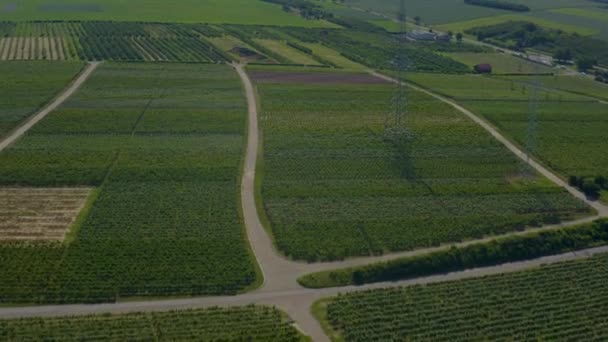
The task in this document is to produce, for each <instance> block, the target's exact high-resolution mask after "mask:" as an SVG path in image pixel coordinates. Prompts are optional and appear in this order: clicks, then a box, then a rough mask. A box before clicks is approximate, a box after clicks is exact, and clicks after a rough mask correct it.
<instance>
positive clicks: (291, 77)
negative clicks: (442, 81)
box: [249, 70, 387, 84]
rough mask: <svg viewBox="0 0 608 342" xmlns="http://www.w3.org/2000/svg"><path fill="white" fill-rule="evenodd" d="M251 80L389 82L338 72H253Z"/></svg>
mask: <svg viewBox="0 0 608 342" xmlns="http://www.w3.org/2000/svg"><path fill="white" fill-rule="evenodd" d="M249 75H250V76H251V78H252V79H253V80H254V81H255V82H258V83H300V84H302V83H304V84H306V83H308V84H343V83H346V84H386V83H387V81H385V80H383V79H380V78H378V77H375V76H373V75H369V74H363V73H338V72H326V73H321V72H284V71H260V70H256V71H251V72H249Z"/></svg>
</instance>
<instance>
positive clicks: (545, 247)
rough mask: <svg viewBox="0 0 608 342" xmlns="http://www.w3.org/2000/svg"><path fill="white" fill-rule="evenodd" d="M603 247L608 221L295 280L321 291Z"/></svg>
mask: <svg viewBox="0 0 608 342" xmlns="http://www.w3.org/2000/svg"><path fill="white" fill-rule="evenodd" d="M606 244H608V221H598V222H594V223H591V224H585V225H581V226H575V227H568V228H561V229H556V230H550V231H543V232H532V233H529V234H526V235H517V236H513V237H506V238H499V239H496V240H492V241H490V242H484V243H474V244H470V245H467V246H464V247H453V248H450V249H445V250H442V251H437V252H432V253H428V254H423V255H419V256H413V257H407V258H401V259H395V260H391V261H388V262H382V263H376V264H370V265H366V266H361V267H353V268H348V269H343V270H335V271H326V272H320V273H314V274H309V275H306V276H303V277H301V278H300V279H298V282H299V283H300V284H302V285H303V286H305V287H309V288H323V287H335V286H347V285H362V284H369V283H376V282H388V281H397V280H404V279H413V278H417V277H423V276H430V275H437V274H444V273H448V272H455V271H462V270H466V269H472V268H478V267H484V266H491V265H498V264H503V263H508V262H514V261H522V260H526V259H534V258H538V257H542V256H547V255H555V254H562V253H565V252H569V251H576V250H581V249H587V248H592V247H597V246H602V245H606Z"/></svg>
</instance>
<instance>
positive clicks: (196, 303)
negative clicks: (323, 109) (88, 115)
mask: <svg viewBox="0 0 608 342" xmlns="http://www.w3.org/2000/svg"><path fill="white" fill-rule="evenodd" d="M95 67H96V64H92V65H91V66H89V68H88V69H87V71H85V72H84V73H83V75H81V77H79V80H80V79H81V78H82V82H84V80H85V79H86V77H88V74H90V72H92V69H94V68H95ZM233 67H234V68H235V70H236V72H237V73H238V75H239V76H240V78H241V81H242V83H243V87H244V90H245V93H246V97H247V103H248V117H249V123H248V141H247V150H246V156H245V165H244V171H243V178H242V183H241V201H242V207H243V216H244V221H245V226H246V230H247V236H248V238H249V241H250V244H251V248H252V249H253V252H254V254H255V257H256V259H257V262H258V264H259V266H260V268H261V270H262V274H263V276H264V283H263V285H262V286H261V287H260V288H259V289H257V290H255V291H253V292H249V293H245V294H241V295H237V296H220V297H195V298H184V299H163V300H144V301H133V302H119V303H107V304H75V305H48V306H29V307H14V308H11V307H5V308H0V318H16V317H32V316H65V315H82V314H100V313H125V312H138V311H164V310H176V309H190V308H202V307H212V306H237V305H239V306H240V305H248V304H262V305H275V306H277V307H278V308H280V309H282V310H284V311H285V312H287V314H289V316H290V317H291V318H292V319H293V320H294V321H295V324H296V325H297V326H298V327H299V328H300V329H301V330H302V331H303V332H304V333H305V334H306V335H309V336H311V337H312V338H313V339H314V341H328V340H329V339H328V337H327V336H326V335H325V333H324V332H323V330H322V328H321V326H320V324H319V322H318V321H317V320H316V319H315V318H314V317H313V315H312V314H311V312H310V308H311V305H312V303H313V302H314V301H315V300H318V299H320V298H322V297H327V296H333V295H336V294H338V293H346V292H354V291H361V290H367V289H374V288H385V287H392V286H408V285H414V284H428V283H434V282H441V281H448V280H457V279H465V278H470V277H478V276H484V275H491V274H499V273H505V272H515V271H520V270H524V269H528V268H532V267H538V266H541V265H544V264H549V263H555V262H562V261H567V260H574V259H580V258H586V257H589V256H591V255H595V254H598V253H606V252H608V246H606V247H600V248H593V249H588V250H584V251H579V252H574V253H565V254H560V255H555V256H549V257H543V258H538V259H532V260H527V261H522V262H516V263H509V264H503V265H497V266H491V267H483V268H477V269H471V270H466V271H461V272H453V273H448V274H441V275H435V276H429V277H422V278H416V279H411V280H404V281H399V282H391V283H377V284H369V285H364V286H358V287H357V286H348V287H341V288H329V289H305V288H302V287H301V286H300V285H299V284H298V283H297V281H296V279H297V278H298V277H299V276H300V275H303V274H306V273H310V272H318V271H323V270H328V269H334V268H342V267H349V266H357V265H364V264H368V263H371V262H376V261H381V260H390V259H394V258H398V257H403V256H412V255H417V254H423V253H428V252H430V251H436V250H439V249H446V248H449V247H450V246H464V245H468V244H471V243H477V242H482V241H489V240H491V239H493V238H496V236H494V237H489V238H486V239H481V240H475V241H469V242H463V243H458V244H451V245H446V246H441V247H434V248H427V249H421V250H416V251H410V252H403V253H395V254H390V255H384V256H379V257H365V258H354V259H348V260H345V261H340V262H330V263H318V264H307V263H301V262H294V261H291V260H287V259H285V258H284V257H283V256H281V255H280V253H279V252H278V251H277V250H276V249H275V247H274V244H273V243H272V240H271V238H270V236H269V235H268V234H267V232H266V231H265V229H264V227H263V226H262V224H261V222H260V219H259V216H258V213H257V208H256V202H255V170H256V164H257V157H258V146H259V134H258V133H259V128H258V112H257V111H258V104H257V100H256V92H255V89H254V87H253V84H252V82H251V80H250V79H249V77H248V75H247V73H246V72H245V70H244V69H243V67H242V66H241V65H237V64H233ZM87 72H88V73H87ZM85 74H86V75H85ZM374 74H375V75H376V76H378V77H381V78H383V79H385V80H388V81H391V82H396V81H395V80H393V79H391V78H388V77H386V76H384V75H380V74H376V73H374ZM82 82H80V83H79V84H78V86H80V84H82ZM409 86H412V85H409ZM412 87H413V88H415V89H417V90H420V91H423V92H425V93H427V94H429V95H431V96H433V97H435V98H437V99H439V100H440V101H443V102H445V103H448V104H450V105H452V106H454V107H455V108H457V109H458V110H460V111H461V112H463V113H464V114H465V115H467V116H468V117H470V118H471V119H472V120H474V121H475V122H477V123H478V124H480V125H481V126H482V127H484V128H485V129H486V130H488V131H489V132H490V133H491V134H492V135H493V136H494V137H495V138H496V139H497V140H499V141H501V142H502V143H503V144H505V145H506V146H507V147H508V148H509V150H511V151H512V152H513V153H515V154H516V155H518V156H519V157H520V158H522V159H523V158H526V155H525V153H523V152H522V151H521V150H519V149H518V148H517V147H516V146H515V145H513V144H512V143H510V142H509V141H508V140H507V139H506V138H504V137H503V136H502V135H501V134H500V133H498V132H497V131H496V130H495V129H494V128H493V127H491V126H490V125H489V124H487V123H486V122H484V121H483V120H481V119H479V118H478V117H477V116H475V115H474V114H473V113H471V112H469V111H467V110H466V109H464V108H462V107H461V106H459V105H457V104H456V103H454V102H452V101H451V100H448V99H446V98H443V97H441V96H439V95H436V94H434V93H432V92H430V91H427V90H425V89H421V88H418V87H415V86H412ZM72 88H73V86H72V87H71V88H70V89H68V90H67V91H66V93H67V94H66V95H67V96H66V97H65V98H64V97H63V96H62V97H61V98H63V100H62V101H60V102H59V103H57V104H55V103H53V105H54V106H53V107H52V108H51V109H50V110H48V111H47V109H49V107H47V108H45V110H44V111H43V112H46V114H48V112H50V111H51V110H53V109H54V108H56V107H58V106H59V105H60V104H61V102H63V101H64V100H65V99H66V98H67V97H69V95H71V93H73V92H74V91H75V90H76V89H77V88H78V87H76V88H75V89H72ZM46 114H44V115H46ZM44 115H43V116H42V117H44ZM40 119H41V118H40ZM40 119H38V120H37V121H39V120H40ZM37 121H35V122H33V123H32V124H31V125H30V127H31V126H33V124H35V123H36V122H37ZM21 134H23V133H21ZM15 139H16V138H15ZM524 160H526V159H524ZM532 162H533V164H532V166H533V167H534V168H535V169H537V170H538V171H539V172H540V173H542V174H543V175H545V176H547V177H548V178H549V179H551V180H552V181H554V182H555V183H557V184H558V185H560V186H564V187H565V188H566V189H568V191H570V192H571V193H572V194H574V195H575V196H576V197H578V198H581V197H582V198H581V199H583V200H585V201H586V202H587V203H589V204H590V205H592V206H593V207H594V208H595V209H596V210H597V211H598V213H599V214H598V215H597V216H595V217H590V218H584V219H581V220H577V221H572V222H568V223H564V224H560V225H554V226H547V227H543V228H540V229H534V230H535V231H539V230H549V229H556V228H560V227H564V226H571V225H575V224H580V223H585V222H591V221H593V220H595V219H597V218H599V217H608V208H606V207H605V206H603V205H601V204H598V203H595V202H590V201H588V200H586V198H584V196H582V194H581V193H580V192H578V191H577V190H576V189H573V188H571V187H569V186H568V185H567V184H565V182H563V181H562V180H561V179H560V178H559V177H557V176H555V175H554V174H553V173H551V172H550V171H548V170H547V169H545V168H544V167H542V166H541V165H540V164H538V163H536V162H534V161H532ZM525 233H526V232H515V233H510V234H505V236H512V235H518V234H525Z"/></svg>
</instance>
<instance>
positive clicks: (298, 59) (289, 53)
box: [255, 39, 319, 65]
mask: <svg viewBox="0 0 608 342" xmlns="http://www.w3.org/2000/svg"><path fill="white" fill-rule="evenodd" d="M255 41H256V42H257V43H258V44H261V45H262V46H264V47H265V48H267V49H269V50H270V51H272V52H274V53H276V54H279V55H281V56H282V57H284V58H286V59H287V60H289V61H291V62H292V64H302V65H319V62H317V61H315V60H314V59H313V58H312V57H310V56H309V55H307V54H305V53H303V52H302V51H299V50H296V49H295V48H293V47H291V46H289V45H287V43H286V42H284V41H280V40H272V39H256V40H255Z"/></svg>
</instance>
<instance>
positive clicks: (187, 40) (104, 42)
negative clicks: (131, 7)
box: [0, 21, 230, 62]
mask: <svg viewBox="0 0 608 342" xmlns="http://www.w3.org/2000/svg"><path fill="white" fill-rule="evenodd" d="M207 31H208V29H206V26H205V25H186V24H152V23H121V22H97V21H92V22H27V23H17V24H15V23H0V37H1V38H0V60H31V59H48V60H71V59H77V60H112V61H171V62H221V61H229V60H230V57H228V56H227V55H226V54H225V53H224V52H223V51H221V50H219V49H217V48H215V47H214V46H213V45H212V44H210V43H209V42H208V41H207V40H205V38H204V36H203V35H202V33H201V32H207ZM2 33H4V34H2Z"/></svg>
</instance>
